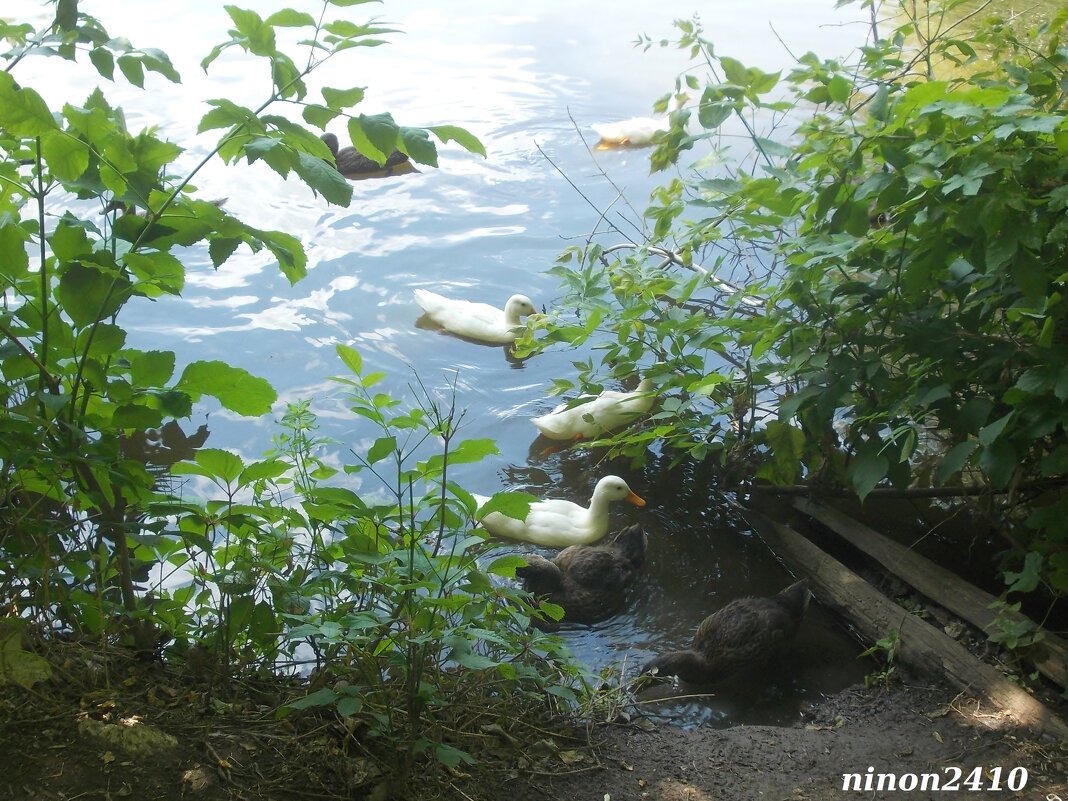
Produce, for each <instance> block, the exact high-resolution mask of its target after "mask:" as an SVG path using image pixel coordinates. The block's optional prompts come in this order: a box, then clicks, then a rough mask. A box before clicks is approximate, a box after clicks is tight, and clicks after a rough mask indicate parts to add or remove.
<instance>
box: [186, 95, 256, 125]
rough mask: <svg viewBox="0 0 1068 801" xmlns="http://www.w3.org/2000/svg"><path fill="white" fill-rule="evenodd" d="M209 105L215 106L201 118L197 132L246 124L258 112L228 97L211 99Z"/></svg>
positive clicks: (254, 117)
mask: <svg viewBox="0 0 1068 801" xmlns="http://www.w3.org/2000/svg"><path fill="white" fill-rule="evenodd" d="M208 105H209V106H213V108H212V110H211V111H209V112H208V113H207V114H205V115H204V116H203V117H201V118H200V125H198V126H197V133H204V131H210V130H212V129H213V128H231V127H233V126H235V125H244V124H245V123H247V122H250V121H251V120H254V119H256V114H255V113H254V112H253V111H252V109H248V108H245V107H244V106H239V105H237V104H236V103H233V102H231V101H229V100H226V99H217V100H209V101H208Z"/></svg>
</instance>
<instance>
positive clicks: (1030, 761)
mask: <svg viewBox="0 0 1068 801" xmlns="http://www.w3.org/2000/svg"><path fill="white" fill-rule="evenodd" d="M67 666H68V667H70V666H71V665H70V661H69V660H68V663H67ZM111 670H112V675H111V676H110V677H109V678H107V680H105V679H104V677H103V676H98V677H97V679H98V681H97V685H98V686H97V687H95V688H92V687H88V686H86V683H85V682H86V680H87V677H86V675H85V674H84V673H76V672H73V671H72V672H70V673H69V674H68V676H67V679H68V680H67V681H66V682H64V681H62V679H63V675H62V671H63V665H59V666H58V671H57V674H58V678H59V679H60V680H59V681H56V679H53V680H52V682H50V683H49V684H39V685H37V687H35V688H33V689H32V690H30V691H25V690H23V689H22V688H18V687H15V686H13V685H10V684H9V685H6V686H0V766H2V767H3V769H2V771H0V799H12V801H15V800H16V799H18V800H20V801H21V800H22V799H26V800H27V801H74V800H75V799H86V800H87V801H88V800H89V799H104V800H105V801H113V800H115V799H122V798H131V799H153V800H154V799H166V801H171V800H172V799H173V800H174V801H179V799H180V800H182V801H186V800H190V799H191V800H193V801H216V800H217V799H218V800H220V801H221V800H222V799H226V800H227V801H231V800H236V799H241V800H242V801H253V799H291V798H292V799H302V798H319V799H360V798H369V799H372V801H386V799H388V798H402V799H449V801H461V800H462V801H491V800H493V799H502V798H507V799H509V801H535V800H537V801H541V799H577V800H579V799H588V801H605V800H606V799H608V801H623V800H624V799H627V800H630V799H638V800H640V799H662V800H663V801H683V799H685V800H686V801H721V800H722V801H739V800H741V801H746V800H747V799H760V800H761V801H764V800H766V801H805V799H812V800H813V801H817V800H818V801H826V800H827V799H840V798H864V799H878V798H918V799H927V798H946V797H957V798H961V797H965V796H966V797H972V798H984V799H996V798H1028V799H1047V800H1048V801H1057V799H1058V798H1059V799H1062V801H1068V782H1066V777H1068V743H1060V744H1055V743H1036V742H1033V741H1031V740H1029V739H1027V738H1025V737H1023V736H1020V735H1018V734H1014V733H1013V732H1011V731H1010V730H1004V729H999V728H998V724H999V721H998V720H997V719H996V718H991V717H986V716H984V714H983V710H982V709H981V708H980V707H978V706H977V705H976V704H975V702H974V701H968V700H966V699H965V698H963V697H958V696H955V695H954V694H953V693H952V692H949V691H947V690H944V689H939V688H932V687H926V686H917V685H915V684H904V683H896V684H893V685H891V686H890V687H876V688H864V687H854V688H851V689H848V690H846V691H844V692H842V693H839V694H838V695H835V696H833V697H831V698H828V699H827V700H826V701H825V702H824V703H822V704H820V705H819V706H818V707H816V708H815V709H813V710H812V711H811V712H810V713H809V714H808V716H807V718H806V720H804V721H802V722H800V723H799V724H798V725H797V726H795V727H792V728H774V727H764V726H739V727H736V728H733V729H727V730H717V729H709V728H700V729H695V730H683V729H679V728H675V727H671V726H655V727H654V726H652V725H651V724H648V723H646V722H645V721H643V720H641V719H640V718H637V719H634V720H632V722H630V723H628V724H625V725H624V724H613V725H610V726H597V727H594V728H592V729H583V728H574V727H573V728H571V729H566V728H565V729H562V730H559V731H555V732H545V735H546V736H544V737H543V738H541V739H540V740H538V741H537V742H535V743H534V744H533V745H530V746H521V745H520V744H519V743H518V742H516V741H514V740H513V739H512V738H510V737H509V736H508V735H506V734H502V736H501V737H495V736H494V732H495V731H497V732H500V731H501V727H500V726H497V727H496V729H495V728H494V726H493V725H490V726H486V725H482V726H481V731H478V732H473V733H469V734H470V735H471V740H472V741H475V742H476V744H477V743H478V742H481V743H483V745H482V746H481V747H475V748H471V746H470V742H467V743H464V747H468V748H470V750H472V752H473V753H474V754H475V755H476V757H477V758H478V759H479V764H478V765H476V766H461V768H462V769H460V768H457V769H452V770H441V769H435V768H429V767H419V766H417V768H416V774H417V778H416V780H415V781H414V782H413V783H411V784H409V785H408V786H407V787H395V786H391V785H388V784H386V783H384V782H382V781H381V780H380V771H379V770H378V769H377V768H376V759H375V758H373V755H372V754H370V753H369V752H367V751H362V750H361V748H360V747H359V742H358V741H359V737H358V736H352V735H353V734H354V733H353V732H352V731H346V729H345V725H344V723H343V722H342V721H338V720H331V719H329V718H328V717H323V716H321V715H320V716H312V715H307V716H294V718H287V719H285V720H278V719H277V718H276V716H275V715H274V713H273V706H272V701H276V699H272V698H271V697H270V696H269V695H265V696H263V697H260V698H259V700H258V703H257V702H255V701H253V700H252V699H254V698H256V697H257V692H256V691H255V689H254V688H246V689H247V693H246V696H247V700H246V701H244V702H231V703H222V702H220V701H218V700H211V699H210V697H209V694H206V693H204V692H203V691H202V690H198V689H195V688H191V687H188V686H186V687H182V686H180V685H178V683H177V682H175V681H174V677H172V676H168V675H167V674H166V673H165V672H164V671H163V668H162V667H151V666H148V667H146V666H140V665H136V664H131V665H127V666H126V667H125V668H122V667H120V666H117V665H115V666H112V667H111ZM504 723H505V724H506V725H507V722H504ZM984 724H985V725H984ZM356 734H358V733H356ZM377 763H378V764H381V758H380V756H379V757H378V759H377ZM869 766H870V767H871V768H872V769H873V770H872V774H873V776H872V784H871V785H869V786H870V787H875V786H876V784H875V781H876V778H875V774H879V773H893V774H895V775H896V776H897V777H898V778H899V779H900V777H901V776H903V775H904V774H909V773H914V774H917V775H919V774H929V773H936V774H938V776H939V778H940V779H941V780H942V781H946V780H947V779H949V778H951V777H952V774H949V773H947V770H949V769H950V768H951V766H956V767H959V768H961V769H962V771H963V776H962V777H961V789H960V790H959V791H958V792H956V793H947V791H938V792H930V791H926V792H920V791H913V792H908V793H904V792H898V793H889V792H885V791H883V792H879V791H872V790H867V791H865V787H864V783H865V781H867V773H868V768H869ZM1019 767H1023V768H1026V769H1027V771H1028V774H1027V780H1026V786H1025V788H1024V789H1023V790H1022V791H1021V792H1018V793H1012V792H1008V791H1005V790H1002V791H1000V792H999V791H995V790H992V789H990V788H991V785H992V784H993V779H994V774H993V773H992V771H994V770H996V769H997V768H1000V769H1001V783H1002V786H1004V785H1005V784H1007V781H1008V777H1009V771H1010V770H1011V769H1013V768H1019ZM975 768H981V769H982V770H981V771H980V772H979V773H975V774H974V775H973V778H972V782H973V786H975V785H976V784H977V783H978V786H976V789H974V790H972V789H970V788H969V787H968V786H967V782H966V781H965V780H966V779H967V778H968V777H969V775H970V774H971V773H972V771H973V770H974V769H975ZM421 770H423V771H425V774H423V775H420V771H421ZM844 773H856V774H859V775H858V777H857V778H856V779H855V780H852V781H855V782H858V783H859V784H857V787H859V788H860V789H859V790H856V789H850V790H845V791H844V790H843V789H842V788H843V774H844ZM1014 776H1015V778H1016V780H1017V781H1018V780H1019V778H1020V776H1021V774H1020V773H1019V772H1017V773H1016V774H1014ZM906 781H908V780H907V779H906Z"/></svg>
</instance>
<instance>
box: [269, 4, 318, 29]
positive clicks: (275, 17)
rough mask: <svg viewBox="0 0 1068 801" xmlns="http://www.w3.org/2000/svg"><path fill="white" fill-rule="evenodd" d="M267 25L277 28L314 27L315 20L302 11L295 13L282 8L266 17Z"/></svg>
mask: <svg viewBox="0 0 1068 801" xmlns="http://www.w3.org/2000/svg"><path fill="white" fill-rule="evenodd" d="M266 23H267V24H268V25H275V26H277V27H279V28H300V27H304V26H306V25H315V18H314V17H313V16H312V15H311V14H308V13H307V12H304V11H295V10H294V9H292V8H283V9H282V10H281V11H276V12H274V13H273V14H271V16H269V17H267V19H266Z"/></svg>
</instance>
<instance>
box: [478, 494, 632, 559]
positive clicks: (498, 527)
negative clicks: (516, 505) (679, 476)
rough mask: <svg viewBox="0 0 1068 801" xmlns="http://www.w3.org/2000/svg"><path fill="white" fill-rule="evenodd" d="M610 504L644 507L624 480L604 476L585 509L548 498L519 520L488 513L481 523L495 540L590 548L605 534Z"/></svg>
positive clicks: (536, 502) (481, 502)
mask: <svg viewBox="0 0 1068 801" xmlns="http://www.w3.org/2000/svg"><path fill="white" fill-rule="evenodd" d="M475 498H476V500H478V502H479V505H480V506H481V505H482V504H484V503H485V502H486V501H487V500H489V499H488V498H483V497H479V496H477V495H476V496H475ZM613 501H628V502H629V503H632V504H634V505H635V506H645V501H644V500H642V499H641V498H640V497H638V496H637V495H635V494H634V492H632V491H631V488H630V487H628V486H627V482H626V481H624V480H623V479H621V478H619V476H605V477H604V478H602V479H601V480H600V481H598V482H597V486H596V487H594V490H593V497H592V498H590V508H589V509H587V508H586V507H585V506H579V504H577V503H572V502H571V501H565V500H562V499H559V498H552V499H549V500H544V501H535V502H534V503H532V504H531V505H530V511H529V512H528V513H527V516H526V518H525V519H523V520H516V519H515V518H513V517H508V516H507V515H504V514H501V513H500V512H490V513H489V514H488V515H486V516H485V517H484V518H482V521H481V522H482V525H483V526H484V527H485V529H486V530H487V531H488V532H489V533H490V534H493V535H494V536H495V537H504V538H505V539H510V540H523V541H524V542H533V543H534V544H535V545H545V546H547V547H549V548H565V547H567V546H569V545H590V544H592V543H594V542H597V540H599V539H601V538H602V537H604V535H605V534H607V533H608V505H609V504H610V503H612V502H613Z"/></svg>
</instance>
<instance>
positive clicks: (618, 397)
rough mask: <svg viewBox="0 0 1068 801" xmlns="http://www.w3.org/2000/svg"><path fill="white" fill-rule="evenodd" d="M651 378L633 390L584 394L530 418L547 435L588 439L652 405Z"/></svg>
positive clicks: (551, 437) (623, 423)
mask: <svg viewBox="0 0 1068 801" xmlns="http://www.w3.org/2000/svg"><path fill="white" fill-rule="evenodd" d="M652 390H653V382H652V381H651V380H649V379H648V378H644V379H642V381H641V383H640V384H638V388H637V389H635V390H634V391H633V392H618V391H616V390H614V389H606V390H604V392H602V393H601V394H600V395H583V396H581V397H580V398H579V399H578V400H580V401H582V400H585V402H584V403H579V404H578V405H576V406H571V408H570V409H569V408H568V405H569V404H567V403H562V404H560V405H559V406H557V407H556V408H555V409H553V410H552V411H551V412H549V413H548V414H543V415H542V416H541V417H535V418H533V419H532V420H531V421H530V422H532V423H533V424H534V425H535V426H537V428H538V431H540V432H541V433H542V434H543V435H544V436H546V437H548V438H549V439H557V440H561V439H588V438H591V437H598V436H600V435H601V434H603V433H605V432H606V431H612V430H613V429H616V428H622V427H623V426H625V425H627V424H628V423H632V422H634V420H636V419H637V418H639V417H641V415H643V414H646V413H647V412H648V411H649V410H650V409H652V408H653V403H654V402H655V401H656V395H655V393H653V391H652Z"/></svg>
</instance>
